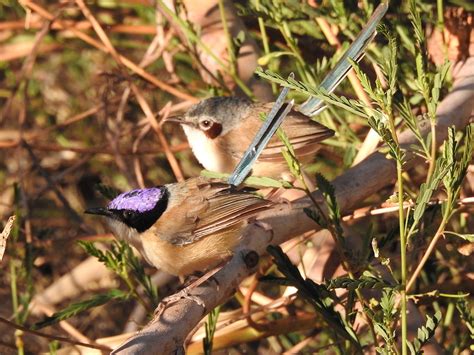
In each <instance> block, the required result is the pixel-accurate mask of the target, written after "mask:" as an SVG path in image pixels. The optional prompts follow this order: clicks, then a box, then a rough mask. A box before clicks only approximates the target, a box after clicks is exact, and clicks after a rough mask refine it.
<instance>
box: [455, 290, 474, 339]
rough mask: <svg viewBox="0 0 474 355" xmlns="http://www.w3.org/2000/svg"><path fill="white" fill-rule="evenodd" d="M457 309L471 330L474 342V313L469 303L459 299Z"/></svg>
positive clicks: (470, 334)
mask: <svg viewBox="0 0 474 355" xmlns="http://www.w3.org/2000/svg"><path fill="white" fill-rule="evenodd" d="M456 309H457V310H458V312H459V315H460V316H461V319H462V320H463V322H464V324H465V325H466V327H467V329H468V330H469V337H470V339H471V340H472V341H474V313H473V312H472V307H470V304H469V301H468V300H467V299H464V298H459V299H458V301H457V303H456Z"/></svg>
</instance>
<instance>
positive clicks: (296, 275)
mask: <svg viewBox="0 0 474 355" xmlns="http://www.w3.org/2000/svg"><path fill="white" fill-rule="evenodd" d="M267 251H268V253H269V254H270V255H271V256H272V257H273V261H274V263H275V264H276V265H277V267H278V270H279V271H280V272H281V273H282V274H283V277H282V278H264V280H268V281H273V282H278V283H280V284H286V285H291V286H293V287H296V288H297V289H298V294H299V295H300V296H301V297H303V299H305V300H306V301H307V302H309V303H310V304H311V305H312V306H313V307H314V309H315V310H316V312H318V313H319V314H321V316H322V317H323V319H324V321H325V322H327V323H328V325H329V326H330V327H331V329H332V330H333V331H334V332H335V334H336V336H341V337H343V338H344V339H347V340H349V341H350V342H351V343H352V345H353V346H354V347H355V348H356V349H358V350H360V346H361V345H360V343H359V340H358V338H357V335H356V334H355V332H354V330H353V329H352V327H351V326H350V325H349V324H347V323H346V322H345V321H344V319H343V318H342V317H341V315H340V314H339V313H338V312H337V311H336V310H335V309H334V300H335V297H334V295H333V294H332V293H331V292H330V290H329V289H328V288H327V287H326V286H324V285H318V284H316V283H315V282H314V281H313V280H311V279H304V278H303V277H302V276H301V274H300V272H299V270H298V268H297V267H296V266H294V265H293V264H292V263H291V261H290V259H289V258H288V256H287V255H286V254H285V253H283V251H282V250H281V248H280V247H278V246H269V247H268V248H267Z"/></svg>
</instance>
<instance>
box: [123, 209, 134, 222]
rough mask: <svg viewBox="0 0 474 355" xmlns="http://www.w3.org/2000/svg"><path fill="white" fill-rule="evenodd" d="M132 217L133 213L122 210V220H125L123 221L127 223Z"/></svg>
mask: <svg viewBox="0 0 474 355" xmlns="http://www.w3.org/2000/svg"><path fill="white" fill-rule="evenodd" d="M133 216H134V213H133V211H130V210H123V211H122V218H123V219H124V220H125V221H129V220H131V219H132V218H133Z"/></svg>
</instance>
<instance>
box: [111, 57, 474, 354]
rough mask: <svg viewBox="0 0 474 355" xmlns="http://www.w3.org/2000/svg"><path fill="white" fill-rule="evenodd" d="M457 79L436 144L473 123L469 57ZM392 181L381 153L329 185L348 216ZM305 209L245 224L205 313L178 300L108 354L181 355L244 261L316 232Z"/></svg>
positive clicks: (239, 275)
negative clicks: (451, 129)
mask: <svg viewBox="0 0 474 355" xmlns="http://www.w3.org/2000/svg"><path fill="white" fill-rule="evenodd" d="M457 77H458V78H459V79H458V80H457V81H456V82H455V84H454V87H453V89H452V91H451V93H450V94H449V95H448V96H447V97H446V98H445V99H444V100H443V101H442V103H441V104H440V106H439V108H438V111H437V116H438V122H437V127H436V129H437V133H436V138H437V143H438V144H440V143H442V142H443V141H444V139H445V138H446V137H447V129H448V127H450V126H456V128H457V129H462V128H464V127H465V126H466V125H467V124H469V122H472V118H473V114H474V58H469V59H468V60H467V61H466V62H465V63H464V66H463V68H462V70H461V71H460V72H459V73H458V75H457ZM429 130H430V127H429V124H427V125H425V126H424V127H422V133H423V134H424V135H426V134H427V133H428V132H429ZM399 141H400V143H401V144H402V145H403V146H404V147H405V148H406V149H408V148H409V147H410V145H412V144H416V139H415V137H414V136H413V135H412V134H411V132H409V131H406V132H404V133H402V134H401V135H400V137H399ZM407 157H408V161H407V164H406V168H407V169H409V168H411V167H413V166H415V165H420V164H424V163H425V162H423V161H422V160H421V159H420V158H419V157H417V156H415V155H414V154H410V153H409V152H407ZM395 179H396V168H395V163H394V162H393V161H392V160H389V159H387V158H386V156H385V155H384V154H381V153H378V152H377V153H374V154H372V155H370V156H369V157H368V158H367V159H365V160H364V161H362V162H361V163H360V164H358V165H356V166H354V167H352V168H350V169H349V170H347V171H346V172H345V173H344V174H342V175H341V176H339V177H337V178H336V179H335V180H333V182H332V184H333V186H334V188H335V190H336V196H337V199H338V204H339V206H340V208H341V211H342V212H345V213H347V212H349V211H350V210H351V209H352V208H354V207H355V206H356V205H357V204H358V203H360V202H361V201H363V200H364V199H366V198H367V197H369V196H370V195H372V194H374V193H376V192H377V191H378V190H380V189H381V188H383V187H385V186H387V185H389V184H391V183H393V181H395ZM314 195H315V198H316V199H317V200H318V201H322V198H321V196H320V194H319V193H318V192H315V193H314ZM310 205H311V204H310V203H309V201H308V199H306V198H303V199H300V200H297V201H295V202H293V203H292V206H291V207H290V206H288V205H285V204H282V205H279V206H277V207H276V208H275V209H274V210H272V211H271V212H270V213H266V214H265V215H262V217H261V218H259V220H260V221H261V222H263V223H254V224H250V225H249V226H248V228H247V229H246V230H245V231H244V235H243V242H242V244H241V245H242V249H241V250H239V251H238V252H236V253H235V255H234V257H233V258H232V259H231V261H230V262H229V263H228V264H227V265H226V266H225V267H224V268H223V269H222V270H220V271H219V272H218V273H216V274H215V275H214V278H215V279H216V281H217V282H212V281H210V282H207V283H204V284H203V285H201V286H199V287H197V288H196V289H194V290H193V291H192V292H191V294H192V295H193V296H194V297H196V298H198V299H199V300H200V301H201V302H202V304H203V305H205V309H203V307H202V306H201V305H199V304H198V303H196V302H195V301H193V300H190V299H182V300H181V301H179V302H177V303H174V304H171V305H170V306H168V307H167V308H166V309H165V310H164V312H163V313H162V314H161V317H160V318H159V319H156V320H154V321H152V322H151V323H150V324H148V325H147V326H146V327H145V328H143V330H142V331H141V332H139V333H137V334H136V335H134V336H133V337H131V338H130V339H129V340H127V341H126V342H125V343H123V344H122V345H121V346H119V347H118V348H117V349H115V350H114V352H113V353H115V354H131V353H133V354H147V353H163V354H168V353H175V352H177V351H178V352H179V351H181V350H182V349H183V344H184V341H185V339H186V337H187V336H188V334H189V332H191V331H192V330H193V328H194V327H195V326H196V325H197V324H198V323H199V321H200V320H201V319H202V317H203V316H204V315H205V314H207V313H208V312H209V311H211V310H212V309H213V308H215V307H216V306H217V305H219V304H222V303H223V302H225V301H226V299H227V298H229V297H230V296H231V295H232V294H233V293H234V291H235V290H236V289H237V286H238V285H239V283H240V282H241V281H242V280H243V279H244V278H245V277H246V276H248V275H249V274H251V273H252V272H253V271H254V266H255V265H253V263H251V262H249V261H250V259H251V257H250V256H252V255H254V252H257V253H258V254H263V253H264V252H265V249H266V247H267V246H268V244H280V243H282V242H284V241H286V240H288V239H290V238H292V237H294V236H297V235H299V234H301V233H303V232H307V231H309V230H314V229H318V226H316V225H315V223H314V222H313V221H312V220H310V219H309V218H308V217H306V215H305V213H304V212H303V208H304V207H307V206H310ZM265 226H266V227H265Z"/></svg>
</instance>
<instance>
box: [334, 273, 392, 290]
mask: <svg viewBox="0 0 474 355" xmlns="http://www.w3.org/2000/svg"><path fill="white" fill-rule="evenodd" d="M390 286H391V285H390V284H389V283H387V282H386V281H384V280H382V279H379V278H377V277H373V276H361V277H359V278H358V279H356V280H354V279H352V278H350V277H347V276H341V277H338V278H336V279H332V280H330V281H329V282H328V288H329V289H331V290H332V289H335V288H345V289H347V290H350V291H353V290H359V289H381V288H386V287H390Z"/></svg>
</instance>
